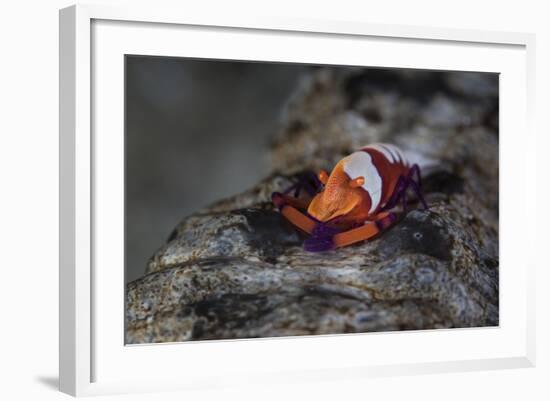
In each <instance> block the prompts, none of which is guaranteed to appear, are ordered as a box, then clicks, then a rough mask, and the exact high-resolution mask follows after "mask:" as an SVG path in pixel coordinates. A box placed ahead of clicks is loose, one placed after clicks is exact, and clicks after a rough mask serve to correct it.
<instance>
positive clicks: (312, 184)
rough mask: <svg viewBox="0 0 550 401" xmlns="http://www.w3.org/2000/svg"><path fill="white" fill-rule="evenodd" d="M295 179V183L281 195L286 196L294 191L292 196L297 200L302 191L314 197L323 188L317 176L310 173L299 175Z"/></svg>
mask: <svg viewBox="0 0 550 401" xmlns="http://www.w3.org/2000/svg"><path fill="white" fill-rule="evenodd" d="M295 177H296V179H297V181H296V183H294V184H293V185H292V186H290V187H289V188H288V189H286V190H285V191H284V192H283V194H285V195H288V194H289V193H290V192H292V191H294V194H293V196H294V197H295V198H297V197H298V196H299V195H300V192H301V191H302V190H304V191H306V192H307V193H308V194H309V195H310V196H315V194H317V192H319V190H320V189H321V188H322V186H323V184H322V183H321V181H319V178H317V175H315V174H314V173H313V172H311V171H307V172H304V173H299V174H297V175H296V176H295Z"/></svg>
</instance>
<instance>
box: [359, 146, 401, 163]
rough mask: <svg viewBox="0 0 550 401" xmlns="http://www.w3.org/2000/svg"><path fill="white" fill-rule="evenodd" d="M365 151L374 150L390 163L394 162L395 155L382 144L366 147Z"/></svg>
mask: <svg viewBox="0 0 550 401" xmlns="http://www.w3.org/2000/svg"><path fill="white" fill-rule="evenodd" d="M364 149H374V150H376V151H378V152H380V153H382V154H383V155H384V157H385V158H386V159H387V160H388V161H389V162H390V163H393V162H394V157H393V154H392V153H391V152H390V151H389V150H388V149H386V148H385V147H384V146H382V144H380V143H374V144H372V145H369V146H367V147H365V148H364Z"/></svg>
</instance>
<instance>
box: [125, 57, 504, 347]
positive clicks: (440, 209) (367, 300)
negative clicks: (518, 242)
mask: <svg viewBox="0 0 550 401" xmlns="http://www.w3.org/2000/svg"><path fill="white" fill-rule="evenodd" d="M125 283H126V291H125V311H126V316H125V319H124V320H125V336H126V338H125V343H126V344H148V343H163V342H182V341H197V340H223V339H247V338H265V337H281V336H302V335H327V334H333V335H334V334H345V333H370V332H390V331H404V330H433V329H454V328H473V327H489V326H498V325H499V75H498V74H496V73H487V72H461V71H435V70H420V69H396V68H380V67H376V68H371V67H363V66H334V65H308V64H295V63H271V62H269V63H268V62H259V61H254V62H251V61H233V60H210V59H192V58H175V57H152V56H140V55H127V56H125Z"/></svg>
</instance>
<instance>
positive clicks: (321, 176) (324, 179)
mask: <svg viewBox="0 0 550 401" xmlns="http://www.w3.org/2000/svg"><path fill="white" fill-rule="evenodd" d="M319 181H321V182H322V183H323V185H326V183H327V181H328V173H327V172H326V171H325V170H321V171H320V172H319Z"/></svg>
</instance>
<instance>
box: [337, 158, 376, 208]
mask: <svg viewBox="0 0 550 401" xmlns="http://www.w3.org/2000/svg"><path fill="white" fill-rule="evenodd" d="M344 172H345V173H346V174H347V175H348V176H349V178H350V179H352V180H354V179H356V178H357V177H363V178H364V179H365V183H364V184H363V185H362V188H363V189H364V190H365V191H367V192H368V194H369V196H370V199H371V206H370V211H369V213H372V212H373V211H374V210H375V209H376V208H377V207H378V204H379V203H380V198H381V197H382V177H380V173H379V172H378V169H377V168H376V166H375V165H374V163H373V161H372V157H371V156H370V155H369V154H368V153H367V152H363V151H359V152H354V153H352V154H351V155H349V156H348V157H346V158H345V159H344Z"/></svg>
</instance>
